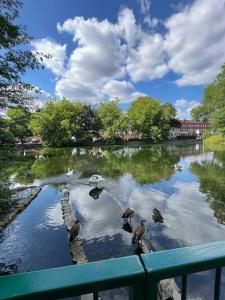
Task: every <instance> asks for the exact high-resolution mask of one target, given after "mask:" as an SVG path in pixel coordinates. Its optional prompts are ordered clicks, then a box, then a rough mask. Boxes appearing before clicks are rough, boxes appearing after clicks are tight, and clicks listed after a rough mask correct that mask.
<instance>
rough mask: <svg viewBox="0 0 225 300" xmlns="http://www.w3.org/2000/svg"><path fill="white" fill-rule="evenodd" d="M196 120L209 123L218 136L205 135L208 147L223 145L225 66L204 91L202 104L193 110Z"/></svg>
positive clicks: (224, 133) (224, 137)
mask: <svg viewBox="0 0 225 300" xmlns="http://www.w3.org/2000/svg"><path fill="white" fill-rule="evenodd" d="M191 113H192V117H193V119H195V120H204V121H209V122H210V123H211V125H212V128H213V129H214V131H215V133H214V134H216V136H212V137H210V135H205V142H206V144H208V145H212V144H215V145H218V144H221V143H222V144H223V143H224V140H225V64H224V65H223V66H222V67H221V70H220V73H219V74H218V75H217V77H216V79H215V81H214V82H213V83H212V84H209V85H208V86H207V87H206V88H205V91H204V97H203V100H202V103H201V104H200V105H199V106H197V107H195V108H193V109H192V112H191Z"/></svg>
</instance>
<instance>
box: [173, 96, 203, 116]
mask: <svg viewBox="0 0 225 300" xmlns="http://www.w3.org/2000/svg"><path fill="white" fill-rule="evenodd" d="M199 104H200V103H199V102H198V101H194V100H191V101H189V100H186V99H178V100H176V102H175V104H174V106H175V108H176V110H177V117H178V118H179V119H190V118H191V110H192V108H193V107H196V106H198V105H199Z"/></svg>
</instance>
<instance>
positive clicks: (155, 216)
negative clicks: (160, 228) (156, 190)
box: [152, 208, 164, 223]
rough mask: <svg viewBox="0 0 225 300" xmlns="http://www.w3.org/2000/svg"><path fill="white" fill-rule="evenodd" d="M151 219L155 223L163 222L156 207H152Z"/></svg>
mask: <svg viewBox="0 0 225 300" xmlns="http://www.w3.org/2000/svg"><path fill="white" fill-rule="evenodd" d="M152 219H153V221H154V222H155V223H164V218H163V216H162V215H161V212H160V211H159V210H158V209H157V208H153V215H152Z"/></svg>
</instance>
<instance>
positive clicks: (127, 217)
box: [122, 207, 135, 222]
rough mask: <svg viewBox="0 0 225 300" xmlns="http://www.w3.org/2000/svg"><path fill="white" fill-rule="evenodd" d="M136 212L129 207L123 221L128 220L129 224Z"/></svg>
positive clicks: (123, 215)
mask: <svg viewBox="0 0 225 300" xmlns="http://www.w3.org/2000/svg"><path fill="white" fill-rule="evenodd" d="M134 214H135V210H134V209H133V208H131V207H128V208H127V209H126V210H125V212H124V213H123V214H122V218H123V219H127V220H128V222H129V221H130V222H131V218H132V217H133V216H134Z"/></svg>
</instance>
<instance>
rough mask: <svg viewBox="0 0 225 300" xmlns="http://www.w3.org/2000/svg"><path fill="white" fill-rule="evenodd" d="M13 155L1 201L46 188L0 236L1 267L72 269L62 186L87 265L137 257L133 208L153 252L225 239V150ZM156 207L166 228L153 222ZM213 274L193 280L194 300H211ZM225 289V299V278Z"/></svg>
mask: <svg viewBox="0 0 225 300" xmlns="http://www.w3.org/2000/svg"><path fill="white" fill-rule="evenodd" d="M5 155H6V154H5ZM5 155H4V157H5ZM6 156H7V155H6ZM9 156H10V158H9V159H4V160H2V168H1V177H0V178H1V180H2V184H1V185H0V187H2V191H0V193H1V194H0V195H4V197H5V198H7V197H6V196H7V195H8V194H9V193H10V191H9V186H11V188H15V187H19V186H21V185H27V186H32V185H35V186H37V185H41V184H43V185H44V187H43V189H42V191H41V192H40V193H39V194H38V196H37V197H36V198H35V199H34V200H33V201H32V202H31V204H30V205H29V206H28V207H27V208H26V209H25V210H24V211H23V212H22V213H21V214H19V215H18V216H17V217H16V218H15V219H14V221H13V222H12V223H11V224H10V225H9V226H8V227H7V228H6V229H5V230H3V231H2V232H1V234H0V263H8V264H10V263H11V262H17V269H16V272H26V271H31V270H38V269H44V268H51V267H57V266H64V265H69V264H71V263H72V258H71V255H70V251H69V247H68V237H67V235H68V234H67V231H66V229H65V226H64V222H63V218H62V211H61V203H60V199H61V198H62V196H63V191H62V184H64V183H67V184H69V186H70V205H71V208H72V214H73V215H74V216H75V217H76V219H79V220H80V223H81V232H80V238H81V240H82V246H83V248H84V252H85V256H86V258H87V260H88V261H96V260H100V259H107V258H112V257H120V256H125V255H132V254H134V251H135V247H134V246H133V245H132V243H131V238H132V235H131V234H130V233H129V232H127V231H125V230H123V229H122V226H123V221H122V219H121V215H122V213H123V211H124V210H125V208H127V207H132V208H134V209H135V212H136V213H135V216H134V217H133V218H132V224H133V225H134V226H137V225H138V224H139V223H140V221H141V219H145V220H146V221H147V232H146V234H145V238H144V239H145V242H146V245H147V246H148V248H149V249H152V250H154V251H158V250H162V249H171V248H176V247H182V246H189V245H196V244H201V243H207V242H214V241H221V240H225V150H224V151H223V150H220V151H206V150H205V149H204V148H203V146H202V144H198V143H197V144H186V145H182V144H175V143H171V144H167V145H154V146H151V145H141V146H110V147H109V146H104V147H83V148H73V149H71V148H60V149H48V148H46V149H40V150H31V149H30V150H26V151H22V152H16V153H15V154H10V155H9ZM2 158H3V156H2ZM71 170H73V174H72V176H67V172H68V171H71ZM92 174H100V175H101V176H103V177H104V178H105V181H104V182H103V186H104V188H103V189H102V190H99V191H98V193H97V194H96V192H93V187H90V186H88V185H86V183H88V179H89V177H90V176H91V175H92ZM2 198H3V197H2ZM11 198H12V197H11ZM14 198H15V197H14ZM9 203H10V200H9ZM154 207H156V208H158V209H159V210H160V211H161V213H162V215H163V217H164V220H165V222H164V223H163V224H155V223H154V222H153V219H152V210H153V208H154ZM212 276H214V272H204V273H200V274H196V275H191V276H190V278H189V281H188V294H189V296H190V297H197V296H198V297H201V299H212V298H213V296H212V295H213V285H212V283H211V280H212ZM222 290H224V292H222V295H221V299H225V295H223V294H225V283H224V279H223V280H222ZM109 298H110V295H108V296H107V297H106V298H104V297H103V299H109ZM122 298H123V299H124V297H122ZM110 299H111V298H110ZM116 299H117V298H116ZM118 299H119V298H118Z"/></svg>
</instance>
